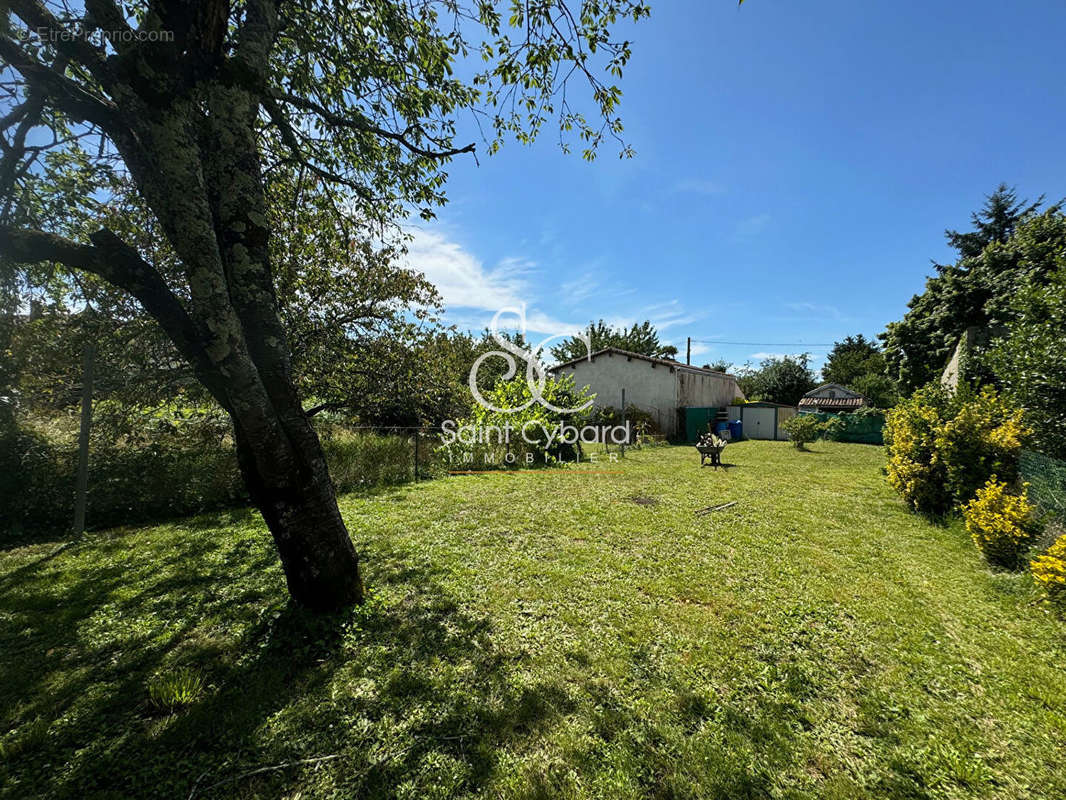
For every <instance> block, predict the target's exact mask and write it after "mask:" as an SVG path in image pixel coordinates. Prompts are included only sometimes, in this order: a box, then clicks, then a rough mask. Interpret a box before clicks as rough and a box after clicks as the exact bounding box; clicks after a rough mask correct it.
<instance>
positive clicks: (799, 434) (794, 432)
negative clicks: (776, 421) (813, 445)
mask: <svg viewBox="0 0 1066 800" xmlns="http://www.w3.org/2000/svg"><path fill="white" fill-rule="evenodd" d="M781 427H782V428H784V429H785V432H786V433H787V434H788V440H789V441H790V442H792V446H793V447H795V448H796V449H797V450H804V449H806V447H807V445H808V444H809V443H810V442H813V441H814V440H815V439H817V438H818V437H819V436H821V435H822V434H823V433H824V432H825V431H826V423H824V422H819V421H818V419H817V418H816V417H813V416H811V415H810V414H797V415H796V416H794V417H789V418H788V419H786V420H785V421H784V422H783V423H781Z"/></svg>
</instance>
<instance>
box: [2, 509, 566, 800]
mask: <svg viewBox="0 0 1066 800" xmlns="http://www.w3.org/2000/svg"><path fill="white" fill-rule="evenodd" d="M200 532H201V534H202V535H199V536H189V537H185V538H174V539H172V540H170V541H168V542H167V545H169V550H170V552H167V553H165V554H162V553H149V554H145V556H146V558H150V559H151V563H150V564H149V563H142V564H140V566H137V565H136V560H135V559H134V560H133V561H132V562H131V559H130V558H128V557H127V556H128V550H129V547H128V546H127V545H126V544H124V542H123V539H122V537H121V536H118V537H112V538H109V539H104V540H94V541H92V542H90V543H89V544H87V545H86V546H85V547H84V548H82V549H81V550H80V552H79V553H78V557H77V559H70V560H68V559H63V558H57V559H55V560H53V561H51V562H49V563H47V564H42V565H40V566H39V568H38V569H36V570H28V571H25V572H23V573H22V574H21V575H20V576H19V580H18V581H17V584H16V585H10V584H9V585H5V586H4V587H0V680H2V684H0V748H3V749H0V787H3V788H0V796H4V797H8V796H10V797H29V796H42V797H83V798H87V797H99V798H120V797H121V798H127V797H139V798H140V797H166V798H172V797H187V796H189V793H190V792H195V796H196V797H208V798H210V797H232V796H240V797H253V796H263V797H279V796H281V795H282V794H283V793H284V792H285V791H286V790H287V789H288V788H290V787H295V786H299V788H300V789H301V790H303V791H305V794H306V793H307V792H308V791H309V790H308V787H309V786H312V787H316V788H315V789H313V790H310V791H311V795H312V796H314V794H315V793H316V792H319V791H320V792H321V793H329V792H339V793H341V794H342V796H352V797H354V796H359V797H378V796H380V797H385V796H391V795H393V794H394V792H395V789H396V787H397V786H399V785H401V784H404V785H407V786H413V787H416V790H415V795H416V796H417V795H420V794H424V793H425V792H428V791H429V790H430V789H432V788H434V787H436V788H438V789H439V788H440V787H442V786H451V787H452V790H454V791H455V792H457V793H458V792H462V791H476V790H477V789H478V788H479V787H481V786H484V785H485V784H486V783H487V782H488V781H489V780H490V778H491V777H492V775H493V774H494V770H495V767H496V757H497V756H496V753H497V752H498V750H499V748H500V747H501V746H504V745H505V744H514V743H515V742H518V741H521V740H523V739H524V738H526V737H530V736H533V735H535V733H536V732H537V731H538V730H540V728H541V727H542V726H543V725H545V724H547V721H548V720H549V719H550V718H551V717H553V716H554V715H556V714H558V713H561V711H562V710H565V709H566V708H567V704H568V702H569V701H568V700H567V696H566V693H565V691H564V690H563V689H562V688H560V686H557V685H554V684H551V683H539V684H538V683H533V684H532V685H528V684H523V683H522V682H519V681H515V680H513V674H514V669H513V667H514V666H515V665H516V663H517V662H518V661H519V660H520V659H519V658H517V657H516V656H513V655H508V654H506V653H504V652H502V651H501V650H500V649H499V648H498V647H497V646H496V644H495V643H494V641H493V637H492V628H491V625H490V623H489V622H488V621H487V620H486V619H485V618H482V617H478V616H475V615H472V614H470V613H468V612H466V611H464V610H463V609H462V608H460V607H459V605H458V604H457V603H456V602H455V601H454V600H452V599H450V598H449V597H448V595H447V592H446V590H445V589H444V588H442V586H441V585H440V581H439V580H438V577H439V576H438V575H436V574H435V573H434V570H433V569H432V568H430V567H428V566H425V565H418V564H415V563H413V561H412V559H411V556H410V554H403V553H381V552H378V553H377V554H376V558H375V559H374V561H373V565H372V567H371V568H370V569H369V570H368V572H369V579H370V580H369V582H370V584H371V586H373V587H376V589H377V593H376V597H377V599H375V600H372V602H371V603H370V604H369V606H368V607H366V608H364V609H356V610H353V611H350V612H345V613H342V614H339V615H335V616H328V617H321V616H312V615H309V614H306V613H305V612H302V611H300V610H299V609H295V608H293V607H291V606H289V605H287V604H286V603H285V601H284V598H283V596H282V595H281V593H280V591H279V588H280V586H279V584H280V582H281V575H280V572H279V570H278V569H277V567H276V564H275V563H274V561H275V558H274V555H273V551H272V550H271V549H270V548H269V547H264V546H262V545H258V546H252V547H250V546H249V544H248V539H243V540H241V539H238V540H236V541H234V540H233V539H231V538H227V537H226V535H225V531H222V530H215V531H211V530H210V529H209V527H208V526H201V527H200ZM259 533H260V535H265V534H262V532H259ZM116 554H117V555H118V556H119V557H116ZM179 668H186V669H192V670H194V671H195V672H196V673H197V674H199V675H200V676H202V678H203V681H204V684H205V685H204V688H203V690H202V691H201V693H200V695H199V696H198V697H197V698H196V699H195V700H194V701H193V702H191V703H190V704H188V705H187V706H186V707H184V708H182V709H181V710H179V711H177V712H176V713H173V714H168V713H165V712H160V711H158V710H155V709H154V708H153V707H152V705H151V704H150V703H149V701H148V693H147V688H146V687H147V685H148V684H149V682H150V681H151V680H152V679H153V676H155V675H158V674H164V675H166V674H172V673H173V672H174V671H175V670H178V669H179ZM324 755H329V756H330V757H331V758H330V759H329V760H328V761H321V762H316V763H314V764H302V763H293V762H301V761H303V760H305V759H310V758H316V757H321V756H324ZM279 764H290V766H288V767H283V768H279V769H268V770H265V771H263V772H259V773H257V774H253V775H249V774H247V773H249V772H252V771H254V770H256V769H261V768H264V767H271V766H276V765H279ZM417 787H421V789H422V790H424V791H419V790H418V789H417Z"/></svg>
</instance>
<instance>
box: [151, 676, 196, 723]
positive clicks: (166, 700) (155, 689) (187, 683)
mask: <svg viewBox="0 0 1066 800" xmlns="http://www.w3.org/2000/svg"><path fill="white" fill-rule="evenodd" d="M203 690H204V679H203V676H202V675H201V674H200V673H199V672H197V671H196V670H194V669H190V668H188V667H179V668H177V669H171V670H167V671H166V672H163V673H160V674H159V675H153V676H152V678H151V679H150V680H149V681H148V702H149V703H150V704H151V706H152V708H154V709H155V710H156V711H165V712H168V713H173V712H174V711H177V710H178V709H181V708H185V707H186V706H190V705H192V704H193V703H195V702H196V701H197V700H198V699H199V698H200V695H201V694H202V693H203Z"/></svg>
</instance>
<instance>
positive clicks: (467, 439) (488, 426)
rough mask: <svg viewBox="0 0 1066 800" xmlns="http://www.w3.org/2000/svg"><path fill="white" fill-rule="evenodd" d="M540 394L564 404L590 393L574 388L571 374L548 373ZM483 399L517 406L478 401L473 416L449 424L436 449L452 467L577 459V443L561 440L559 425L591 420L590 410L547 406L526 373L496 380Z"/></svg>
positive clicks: (577, 424)
mask: <svg viewBox="0 0 1066 800" xmlns="http://www.w3.org/2000/svg"><path fill="white" fill-rule="evenodd" d="M541 396H542V398H543V399H544V400H546V401H547V402H548V403H550V404H551V405H553V406H556V407H557V408H561V409H572V408H579V407H581V406H583V405H585V404H586V403H587V402H588V401H589V400H591V399H592V398H591V396H589V395H588V394H587V393H586V391H585V390H584V389H582V390H577V389H575V387H574V380H573V378H571V377H570V376H569V375H562V376H560V377H557V378H553V377H548V378H546V379H545V385H544V391H543V393H542V395H541ZM485 400H486V401H488V403H489V404H491V405H492V406H494V407H495V408H498V409H517V410H515V411H511V412H509V411H496V410H493V409H490V408H485V407H483V406H481V405H480V404H479V405H477V406H475V408H474V411H473V413H472V414H471V416H470V417H469V418H467V419H465V420H459V421H457V423H456V426H455V428H454V429H452V430H447V429H446V431H445V433H444V435H443V444H442V445H441V446H440V447H439V448H438V449H437V453H438V455H439V456H440V457H441V458H442V459H443V460H445V461H447V463H448V464H449V465H450V466H452V467H453V468H469V469H493V468H499V467H505V468H506V467H523V466H543V465H545V464H553V463H557V462H558V461H560V460H563V461H573V460H576V458H577V454H578V445H577V444H575V443H572V442H568V441H561V437H560V436H559V426H561V425H565V426H574V427H576V428H578V429H580V428H581V426H583V425H585V424H587V423H588V420H589V410H584V411H580V412H574V413H561V412H558V411H554V410H552V409H550V408H546V407H545V406H544V405H542V404H541V403H539V402H536V401H535V400H534V398H533V393H532V392H531V391H530V388H529V383H528V382H527V381H526V379H525V377H518V378H515V379H513V380H508V381H498V382H497V383H496V385H495V387H493V389H492V391H491V392H489V393H488V395H486V397H485ZM467 434H473V435H474V438H471V435H467ZM484 434H487V435H484Z"/></svg>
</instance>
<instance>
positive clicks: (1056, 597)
mask: <svg viewBox="0 0 1066 800" xmlns="http://www.w3.org/2000/svg"><path fill="white" fill-rule="evenodd" d="M1029 569H1030V571H1031V572H1032V573H1033V578H1035V579H1036V582H1037V584H1038V585H1039V586H1040V587H1041V588H1043V589H1044V591H1045V592H1047V595H1048V597H1049V598H1050V599H1051V601H1052V602H1054V603H1057V604H1059V605H1061V606H1063V607H1064V608H1066V534H1063V535H1062V536H1059V537H1058V538H1057V539H1056V540H1055V542H1054V543H1053V544H1052V545H1051V547H1049V548H1048V549H1047V551H1046V552H1044V553H1042V554H1041V555H1039V556H1037V557H1036V558H1034V559H1033V560H1032V562H1031V563H1030V564H1029Z"/></svg>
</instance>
